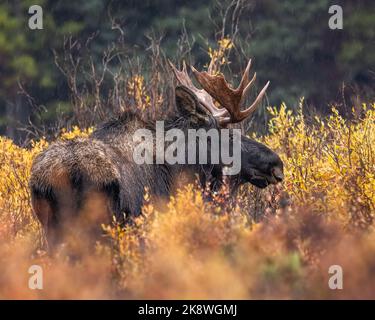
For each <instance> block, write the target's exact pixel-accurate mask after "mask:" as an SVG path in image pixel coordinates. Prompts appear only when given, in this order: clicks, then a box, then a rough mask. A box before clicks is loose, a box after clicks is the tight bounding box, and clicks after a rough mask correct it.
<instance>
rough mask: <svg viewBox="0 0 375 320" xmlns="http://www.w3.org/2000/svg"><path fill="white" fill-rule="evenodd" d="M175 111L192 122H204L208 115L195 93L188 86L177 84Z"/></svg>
mask: <svg viewBox="0 0 375 320" xmlns="http://www.w3.org/2000/svg"><path fill="white" fill-rule="evenodd" d="M175 95H176V107H177V111H178V112H179V113H180V114H181V115H183V116H184V117H186V118H189V119H191V120H192V121H193V122H194V123H201V122H204V123H206V122H207V121H209V117H208V114H207V112H206V111H205V110H204V108H203V107H202V106H201V105H200V103H199V101H198V99H197V97H196V95H195V94H194V93H193V92H192V91H191V90H190V89H188V88H186V87H182V86H177V87H176V90H175Z"/></svg>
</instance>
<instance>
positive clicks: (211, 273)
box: [0, 101, 375, 299]
mask: <svg viewBox="0 0 375 320" xmlns="http://www.w3.org/2000/svg"><path fill="white" fill-rule="evenodd" d="M302 105H303V103H302V101H301V105H300V108H299V111H298V112H297V113H296V114H295V113H293V112H292V111H290V110H289V109H288V108H287V107H286V106H285V105H282V106H281V107H280V108H269V109H268V111H269V113H270V116H271V120H270V122H269V134H267V135H265V136H259V137H255V136H254V138H256V139H258V140H259V141H262V142H264V143H266V144H267V145H269V146H270V147H271V148H273V149H274V150H275V151H277V152H278V153H279V154H280V156H281V157H282V159H283V161H284V164H285V176H286V177H285V182H283V184H282V185H281V186H275V187H270V188H268V189H265V190H257V189H256V188H254V187H252V186H246V187H243V188H242V189H241V190H240V191H239V192H238V194H237V195H235V199H233V198H232V196H231V195H230V194H228V191H227V190H226V188H223V190H222V191H221V192H220V193H219V194H217V195H215V197H214V201H212V202H206V201H204V194H205V191H204V190H200V189H199V188H198V187H197V186H196V185H188V186H186V187H184V188H182V189H180V190H177V191H176V192H175V193H174V195H173V196H172V197H171V198H170V201H169V202H168V203H167V204H165V206H159V205H156V204H155V203H154V202H153V201H152V200H151V198H150V197H149V196H148V195H147V194H146V196H145V200H146V205H145V206H144V209H143V214H142V215H141V216H140V217H138V218H136V219H135V220H134V222H133V223H132V224H130V225H127V226H125V227H122V226H120V225H119V224H117V222H116V221H113V224H111V225H107V226H103V234H104V236H103V239H98V242H97V244H96V249H95V252H93V253H90V254H87V255H85V256H84V257H83V258H82V259H79V260H72V259H71V258H70V257H69V255H66V254H65V253H61V254H57V255H56V256H54V257H50V256H48V255H47V254H46V252H45V251H44V239H43V234H42V232H41V228H40V225H39V223H38V222H37V220H36V219H35V217H34V216H33V213H32V211H31V207H30V194H29V190H28V178H29V175H30V166H31V162H32V159H33V157H34V156H35V155H36V154H37V153H39V152H40V151H41V150H43V149H44V148H46V147H47V145H48V142H47V141H46V140H45V139H40V140H38V141H33V142H31V143H30V146H29V147H27V148H21V147H18V146H16V145H15V144H14V143H13V142H12V141H11V140H9V139H7V138H5V137H1V138H0V163H1V171H0V260H1V261H0V262H1V264H0V265H1V267H0V269H1V270H0V271H1V272H0V298H51V299H53V298H182V299H185V298H218V299H221V298H229V299H231V298H238V299H247V298H296V299H298V298H313V299H314V298H330V299H338V298H375V296H374V293H373V292H374V290H373V289H374V288H375V283H374V280H373V270H375V232H374V228H373V215H374V213H375V158H374V157H375V150H374V148H375V125H374V124H375V104H372V105H362V106H360V107H359V108H356V109H355V112H354V110H353V114H354V113H355V116H353V120H350V121H348V120H345V119H344V118H343V117H342V116H341V115H340V114H339V112H338V111H337V109H335V108H334V107H333V108H332V112H331V115H330V116H329V117H328V118H325V119H319V118H313V119H311V118H307V117H306V116H304V113H303V108H302ZM91 130H92V129H88V130H80V129H79V128H73V129H72V130H68V131H67V130H65V131H63V132H61V135H60V139H71V138H73V137H75V136H77V135H79V136H86V135H87V134H89V133H90V132H91ZM229 198H230V199H229ZM229 200H230V201H229ZM32 264H39V265H42V266H43V270H44V290H35V291H33V290H30V289H28V286H27V281H28V277H29V276H30V275H29V274H28V273H27V270H28V268H29V266H30V265H32ZM330 265H340V266H342V268H343V270H344V289H343V290H330V289H329V288H328V277H329V274H328V268H329V266H330Z"/></svg>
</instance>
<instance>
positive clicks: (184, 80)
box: [168, 61, 230, 125]
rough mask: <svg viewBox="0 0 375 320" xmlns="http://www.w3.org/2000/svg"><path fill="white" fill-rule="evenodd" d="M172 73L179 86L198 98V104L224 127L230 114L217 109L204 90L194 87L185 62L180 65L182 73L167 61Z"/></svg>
mask: <svg viewBox="0 0 375 320" xmlns="http://www.w3.org/2000/svg"><path fill="white" fill-rule="evenodd" d="M168 62H169V64H170V66H171V68H172V70H173V73H174V74H175V76H176V78H177V80H178V81H179V82H180V84H181V85H183V86H185V87H187V88H188V89H190V90H191V91H192V92H193V93H194V94H195V95H196V96H197V98H198V100H199V102H200V103H201V104H202V105H203V106H204V107H205V108H206V109H207V110H208V111H209V112H211V114H212V115H213V116H214V117H215V118H216V119H217V120H218V121H219V124H221V125H224V124H225V123H228V121H229V120H230V114H229V113H228V111H227V110H226V109H224V108H218V107H216V106H215V104H214V102H213V100H212V97H211V96H210V95H209V94H208V93H207V92H206V91H205V90H204V89H198V88H197V87H195V86H194V84H193V82H192V81H191V79H190V77H189V75H188V73H187V70H186V63H185V61H184V62H183V63H182V71H179V70H177V69H176V67H175V66H174V65H173V64H172V62H170V61H168Z"/></svg>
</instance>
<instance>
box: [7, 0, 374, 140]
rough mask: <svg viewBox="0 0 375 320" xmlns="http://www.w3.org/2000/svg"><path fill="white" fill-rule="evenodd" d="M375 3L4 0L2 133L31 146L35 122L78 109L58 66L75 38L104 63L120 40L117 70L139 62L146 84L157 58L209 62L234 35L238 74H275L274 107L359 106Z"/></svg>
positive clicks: (367, 84)
mask: <svg viewBox="0 0 375 320" xmlns="http://www.w3.org/2000/svg"><path fill="white" fill-rule="evenodd" d="M33 4H39V5H41V6H42V8H43V13H44V16H43V17H44V29H43V30H30V29H29V28H28V19H29V17H30V15H29V14H28V8H29V6H31V5H33ZM333 4H338V5H341V6H342V8H343V12H344V28H343V30H331V29H329V27H328V20H329V18H330V14H329V13H328V8H329V7H330V6H331V5H333ZM374 7H375V6H374V1H373V0H362V1H359V0H344V1H329V0H315V1H307V0H305V1H303V0H262V1H260V0H259V1H257V0H238V1H226V0H221V1H216V0H207V1H202V0H189V1H182V0H177V1H176V0H153V1H151V0H143V1H115V0H113V1H109V0H75V1H62V0H61V1H52V0H43V1H29V0H9V1H7V0H0V134H1V135H7V136H9V137H11V138H13V139H14V140H15V141H16V142H17V143H22V142H24V141H25V139H26V137H28V134H27V132H28V131H27V127H28V126H30V125H32V126H33V128H34V129H35V128H38V127H41V126H50V125H54V124H55V123H56V122H58V121H59V120H61V119H66V117H69V115H70V116H71V115H72V104H74V101H73V102H72V99H71V98H72V94H71V89H70V88H69V85H68V81H67V77H66V75H64V74H63V72H62V71H61V70H60V69H59V68H58V67H57V66H56V63H55V57H61V59H64V52H66V40H67V39H72V41H75V40H77V41H78V42H80V43H81V44H82V45H81V46H80V47H78V49H77V47H75V49H74V50H73V51H75V52H74V54H82V51H83V50H82V49H81V48H83V47H84V48H85V49H86V53H85V54H82V58H83V59H85V57H86V59H87V57H90V59H91V61H92V62H93V64H94V65H95V66H97V68H98V69H99V68H100V66H101V65H102V62H103V60H102V58H103V52H105V50H106V49H107V48H108V47H111V46H114V47H115V48H116V50H118V51H121V57H122V60H121V61H122V62H123V63H120V62H116V63H114V64H113V65H112V66H111V67H112V68H119V67H120V65H123V66H124V67H123V70H122V72H123V73H125V74H126V73H127V72H129V73H130V67H129V66H130V65H132V66H134V65H137V66H138V67H139V70H140V71H141V72H142V74H143V75H144V76H145V79H146V81H147V80H148V79H149V78H150V76H149V75H150V74H151V71H152V70H151V69H152V68H153V64H152V59H151V58H150V57H151V56H155V55H160V56H162V57H164V58H169V59H171V60H173V61H177V60H179V61H181V59H186V60H187V61H189V62H191V63H194V64H195V65H196V66H198V67H202V66H204V65H205V64H207V62H208V60H209V58H208V55H207V49H208V47H215V45H216V43H217V40H218V39H220V38H222V37H223V36H224V37H230V38H232V39H233V41H234V44H235V48H234V50H232V53H231V55H232V57H231V59H230V60H231V61H232V63H231V65H230V69H231V70H234V71H235V72H237V73H239V72H240V71H241V70H243V68H244V66H245V64H246V60H247V59H248V58H249V57H254V69H255V70H256V71H257V74H258V84H259V85H261V84H264V83H265V82H266V81H267V80H271V87H270V88H269V90H268V103H269V104H270V105H276V106H277V105H280V103H281V102H285V103H286V104H287V105H288V106H289V107H290V108H293V107H295V106H296V105H297V104H298V101H299V99H300V98H301V97H304V98H305V103H306V105H307V106H311V108H314V110H316V111H317V112H318V113H319V114H322V115H324V114H326V113H327V112H328V110H329V105H330V104H336V105H338V106H339V107H340V106H341V109H345V108H346V109H351V108H352V106H353V105H356V104H357V105H358V104H360V103H361V102H366V101H371V99H373V93H374V88H375V55H374V52H375V10H374ZM69 37H70V38H69ZM88 39H91V40H90V41H89V44H88V45H87V46H85V45H84V44H85V43H87V41H88ZM64 43H65V45H64ZM155 44H156V45H155ZM159 50H160V51H159ZM65 58H66V56H65ZM78 76H80V74H78ZM78 78H79V77H78ZM107 81H108V82H109V81H110V79H109V78H108V77H105V79H104V85H105V83H106V82H107ZM108 90H109V89H108ZM344 112H345V110H344ZM70 120H71V122H72V123H74V117H71V118H70ZM64 121H65V120H64Z"/></svg>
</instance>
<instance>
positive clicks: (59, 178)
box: [30, 60, 283, 246]
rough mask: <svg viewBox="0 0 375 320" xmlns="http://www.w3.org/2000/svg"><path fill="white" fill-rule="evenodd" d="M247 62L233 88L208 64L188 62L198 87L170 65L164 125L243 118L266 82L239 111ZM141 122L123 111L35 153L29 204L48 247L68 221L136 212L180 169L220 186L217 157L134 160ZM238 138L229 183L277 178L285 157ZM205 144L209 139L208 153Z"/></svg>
mask: <svg viewBox="0 0 375 320" xmlns="http://www.w3.org/2000/svg"><path fill="white" fill-rule="evenodd" d="M250 66H251V60H250V61H249V63H248V65H247V67H246V70H245V72H244V74H243V76H242V79H241V82H240V84H239V86H238V88H237V89H233V88H232V87H231V86H230V85H229V84H228V83H227V81H226V80H225V79H224V76H223V75H221V74H219V75H212V74H211V72H210V67H209V69H208V72H199V71H197V70H196V69H195V68H194V67H191V69H192V72H193V74H194V76H195V78H196V80H197V81H198V83H199V84H200V85H201V87H202V89H198V88H196V87H195V86H194V85H193V82H192V80H191V79H190V78H189V75H188V72H187V68H186V65H185V63H184V65H183V69H182V70H181V71H180V70H177V69H176V68H175V66H173V64H171V68H172V70H173V72H174V75H175V77H176V79H177V81H178V83H179V84H178V86H177V87H176V88H175V101H176V108H175V109H176V112H175V113H174V114H173V115H169V116H168V117H167V119H165V127H166V128H178V129H180V130H182V131H187V130H188V129H192V128H193V129H194V128H195V129H206V130H209V129H216V130H223V129H224V128H226V127H227V126H228V125H229V124H232V123H238V122H241V121H243V120H244V119H245V118H247V117H249V116H250V115H251V114H253V112H254V111H255V109H256V108H257V106H259V104H260V102H261V100H262V98H263V96H264V94H265V91H266V89H267V87H268V84H269V83H267V84H266V85H265V86H264V88H263V89H262V90H261V92H260V93H259V95H258V96H257V98H256V99H255V101H254V103H253V104H252V105H251V106H249V107H248V108H247V109H245V110H241V106H242V105H243V104H244V102H245V98H246V95H247V93H248V92H249V89H250V88H251V86H252V85H253V83H254V81H255V78H256V74H254V77H253V78H252V79H250V78H249V71H250ZM214 100H216V102H217V103H218V104H219V105H220V108H219V107H217V106H216V105H215V103H214ZM139 128H147V129H148V130H151V131H152V130H155V121H154V120H152V121H151V120H145V119H143V117H141V116H140V115H139V114H137V113H135V112H130V111H127V112H124V113H123V114H121V115H120V116H119V117H117V118H116V119H114V120H110V121H108V122H106V123H104V124H103V125H101V126H100V127H98V128H97V129H96V130H95V131H94V132H93V133H92V134H91V135H90V136H89V137H87V138H81V137H79V138H75V139H73V140H67V141H57V142H55V143H52V144H51V145H50V146H49V147H48V148H47V149H46V150H44V151H43V152H41V153H40V154H39V155H38V156H37V157H36V158H35V160H34V162H33V165H32V171H31V178H30V189H31V195H32V207H33V211H34V213H35V214H36V216H37V217H38V219H39V221H40V222H41V224H42V226H43V229H44V231H45V233H46V236H47V242H48V244H49V246H53V245H55V244H57V243H59V242H60V241H61V239H62V237H63V236H64V234H65V231H66V230H70V229H71V226H79V227H80V228H81V230H86V231H87V230H90V228H91V227H93V226H94V227H95V226H96V227H97V226H98V225H99V226H100V224H101V223H105V222H108V221H110V220H111V217H112V216H113V215H114V216H115V217H116V218H117V219H118V220H120V221H122V220H124V217H133V216H137V215H139V214H140V213H141V209H142V204H143V201H144V200H143V199H144V192H145V190H148V192H149V193H150V194H151V195H153V196H155V197H168V196H169V195H170V194H171V192H172V190H173V189H174V185H175V184H176V182H177V181H178V180H179V177H181V175H185V176H188V177H195V176H200V177H202V179H201V180H200V181H201V183H207V181H213V182H217V183H216V186H217V185H220V182H221V181H222V179H223V172H224V167H225V165H224V164H223V163H216V164H212V163H209V162H208V163H206V164H199V163H198V164H195V165H192V164H169V163H161V164H142V165H139V164H136V163H135V162H134V159H133V158H132V153H133V149H134V141H133V139H132V136H133V135H134V133H135V132H136V130H137V129H139ZM154 143H156V141H154ZM240 143H241V149H240V152H241V169H240V171H239V173H238V174H237V175H234V176H230V177H229V179H230V180H232V181H233V182H234V183H232V187H233V188H238V186H239V185H241V184H244V183H247V182H249V183H251V184H253V185H255V186H257V187H259V188H265V187H266V186H268V185H269V184H276V183H278V182H280V181H281V180H282V179H283V163H282V161H281V160H280V158H279V156H278V155H277V154H276V153H275V152H273V151H272V150H270V149H269V148H268V147H267V146H265V145H263V144H261V143H259V142H256V141H254V140H252V139H249V138H248V137H246V136H244V135H241V136H240ZM209 149H210V144H208V145H207V152H209Z"/></svg>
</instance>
